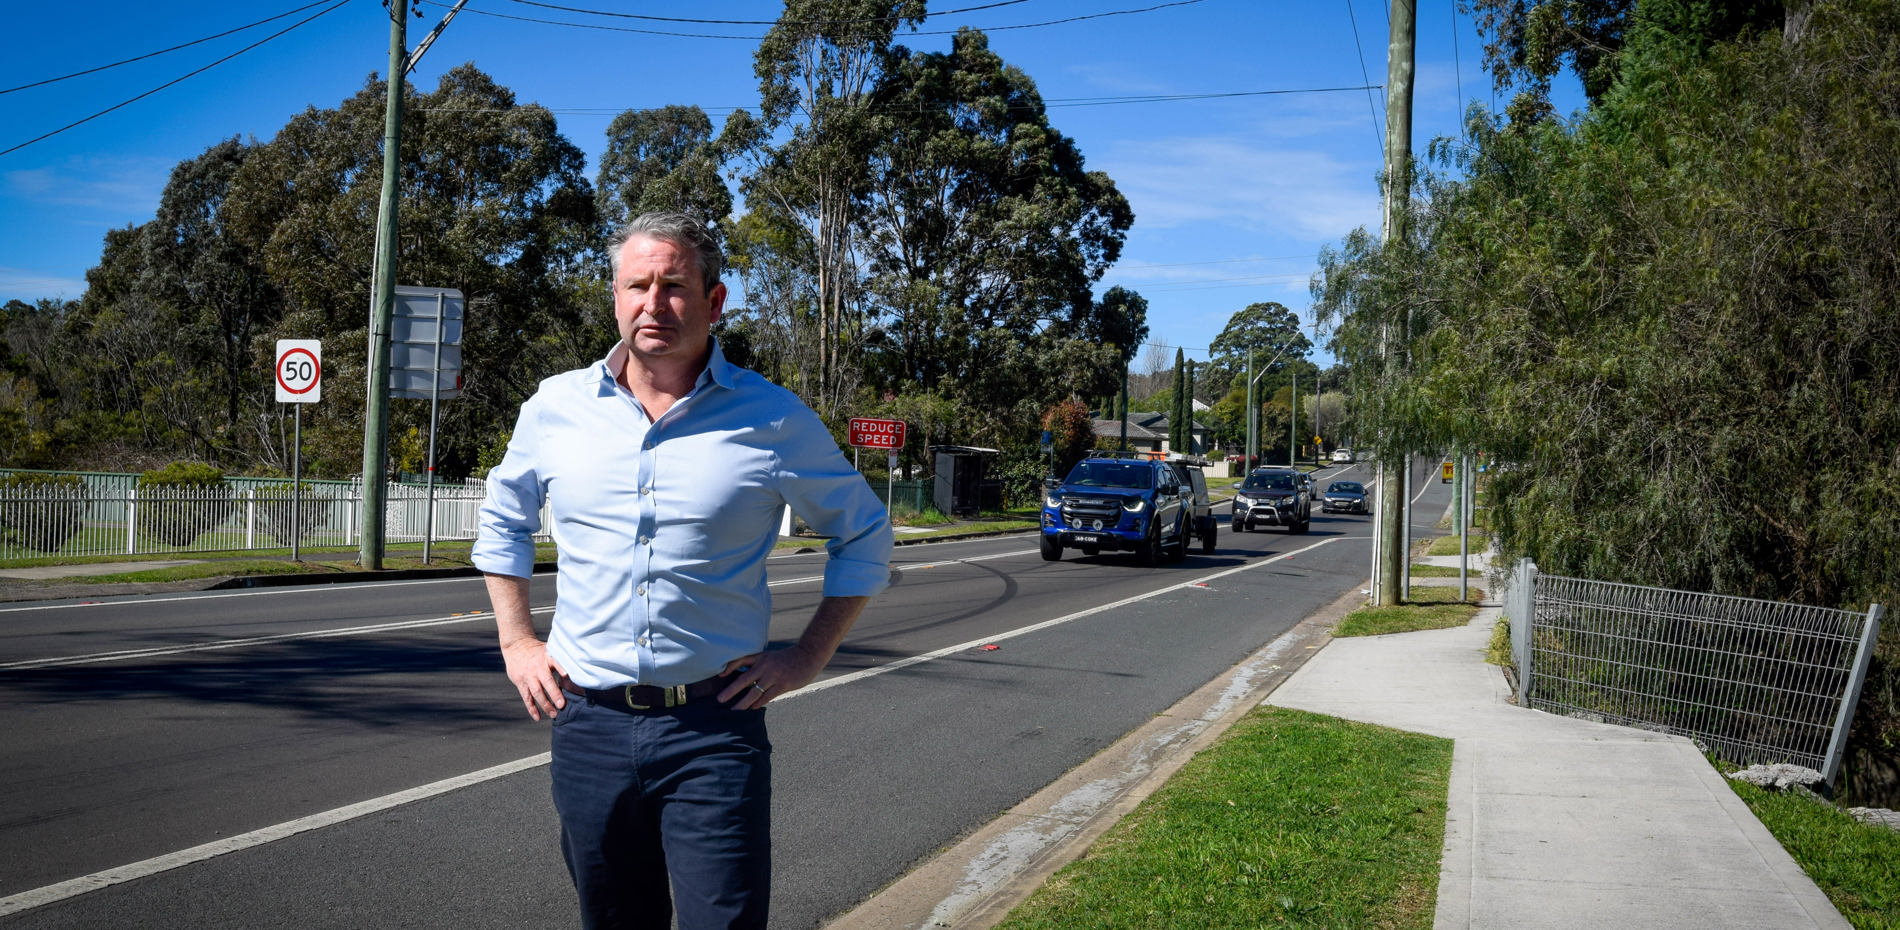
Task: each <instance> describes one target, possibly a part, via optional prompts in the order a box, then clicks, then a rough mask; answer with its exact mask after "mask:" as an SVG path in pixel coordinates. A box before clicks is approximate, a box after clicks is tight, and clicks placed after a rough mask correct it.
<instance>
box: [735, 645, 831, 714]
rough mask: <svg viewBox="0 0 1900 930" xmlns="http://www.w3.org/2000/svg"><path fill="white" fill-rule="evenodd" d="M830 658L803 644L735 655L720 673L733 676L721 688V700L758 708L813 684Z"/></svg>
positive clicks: (739, 707)
mask: <svg viewBox="0 0 1900 930" xmlns="http://www.w3.org/2000/svg"><path fill="white" fill-rule="evenodd" d="M829 661H831V656H829V655H826V656H823V657H819V656H814V655H812V654H811V653H809V652H807V651H805V649H804V648H803V647H801V646H788V647H786V648H784V649H774V650H772V651H770V652H757V653H753V654H752V655H749V656H744V657H741V658H737V659H734V660H732V661H731V662H727V663H726V668H725V671H722V672H720V673H719V674H720V675H722V676H730V677H731V678H732V683H731V684H728V685H726V690H724V691H721V692H719V703H721V704H731V705H732V708H733V709H734V710H757V709H759V708H761V707H764V706H765V705H766V703H767V702H768V701H770V700H772V699H773V698H775V697H778V696H780V695H784V694H790V693H791V692H793V691H797V690H798V689H800V688H803V687H805V686H806V685H808V684H811V680H812V679H814V678H817V677H818V673H819V672H822V671H824V670H825V663H826V662H829ZM735 697H736V698H737V699H738V700H734V698H735Z"/></svg>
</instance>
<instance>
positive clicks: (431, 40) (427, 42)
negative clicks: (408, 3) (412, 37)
mask: <svg viewBox="0 0 1900 930" xmlns="http://www.w3.org/2000/svg"><path fill="white" fill-rule="evenodd" d="M467 5H468V0H455V5H454V6H452V7H450V8H449V11H448V13H446V14H444V15H443V17H442V21H441V22H439V23H436V24H435V28H434V29H431V30H429V34H428V35H426V36H423V37H422V41H421V42H418V43H416V50H415V51H413V52H410V53H409V60H408V61H405V62H403V65H402V73H403V76H405V77H407V76H408V74H409V72H411V71H414V70H416V64H417V63H418V62H420V61H422V53H423V52H426V51H428V50H429V46H431V45H434V44H435V37H436V36H439V35H441V34H442V30H444V29H447V28H448V27H449V21H450V20H452V19H454V18H455V14H457V13H460V12H462V7H465V6H467ZM416 15H418V16H420V15H422V14H421V12H420V11H418V12H417V13H416Z"/></svg>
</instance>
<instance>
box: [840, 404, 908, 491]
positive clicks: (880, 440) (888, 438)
mask: <svg viewBox="0 0 1900 930" xmlns="http://www.w3.org/2000/svg"><path fill="white" fill-rule="evenodd" d="M907 428H908V427H907V426H906V424H905V423H904V421H903V420H878V419H872V418H870V417H852V418H851V424H850V431H849V432H850V437H851V448H852V450H853V451H852V455H853V457H854V458H855V456H856V455H857V452H856V450H858V449H883V450H885V451H887V452H889V453H890V455H889V469H888V470H887V471H886V472H885V480H884V509H886V510H889V509H890V507H891V494H892V493H893V492H894V491H895V490H896V487H897V450H899V449H902V448H904V433H905V431H906V429H907Z"/></svg>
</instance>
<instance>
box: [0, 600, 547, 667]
mask: <svg viewBox="0 0 1900 930" xmlns="http://www.w3.org/2000/svg"><path fill="white" fill-rule="evenodd" d="M553 610H554V608H552V607H539V608H536V609H534V610H532V611H530V613H537V614H545V613H549V612H552V611H553ZM494 616H495V615H494V614H493V613H491V612H489V611H480V612H477V613H468V614H457V615H454V616H449V617H430V618H428V619H426V620H399V621H396V622H395V623H377V624H372V625H369V626H352V627H343V628H341V629H335V630H311V631H309V632H307V633H280V634H278V635H276V636H251V637H246V638H244V639H221V640H215V641H213V642H208V643H188V644H185V645H182V646H155V647H152V648H150V649H126V650H121V651H119V652H95V653H93V654H91V655H79V656H59V657H56V658H51V659H27V660H26V661H23V662H8V663H5V664H0V671H12V670H19V669H36V668H64V667H65V666H68V665H93V664H96V663H99V662H116V661H119V660H121V659H150V658H155V657H157V656H175V655H183V654H184V653H187V652H214V651H217V650H220V649H236V648H239V647H241V646H258V645H263V644H266V643H283V642H290V641H292V640H299V639H328V638H332V637H337V636H364V635H368V634H372V633H384V632H388V631H391V630H414V629H421V628H423V627H431V626H449V625H452V624H456V623H469V622H472V621H475V620H492V619H494Z"/></svg>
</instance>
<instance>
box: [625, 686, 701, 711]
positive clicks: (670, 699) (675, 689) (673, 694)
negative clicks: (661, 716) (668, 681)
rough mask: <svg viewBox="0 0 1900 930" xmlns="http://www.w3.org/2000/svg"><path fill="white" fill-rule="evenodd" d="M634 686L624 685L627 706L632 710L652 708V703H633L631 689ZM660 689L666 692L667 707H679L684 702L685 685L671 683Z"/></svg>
mask: <svg viewBox="0 0 1900 930" xmlns="http://www.w3.org/2000/svg"><path fill="white" fill-rule="evenodd" d="M635 687H636V686H635V685H627V686H626V690H625V692H624V695H625V699H626V702H627V706H628V707H631V708H633V709H634V710H653V709H654V707H653V705H650V704H635V703H634V702H633V689H634V688H635ZM662 690H663V691H664V692H665V694H666V706H667V707H680V706H682V705H684V704H685V703H686V686H685V685H672V686H670V687H667V688H664V689H662Z"/></svg>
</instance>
